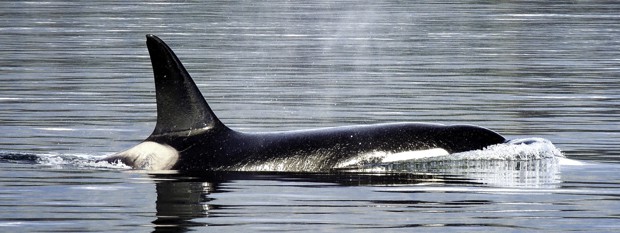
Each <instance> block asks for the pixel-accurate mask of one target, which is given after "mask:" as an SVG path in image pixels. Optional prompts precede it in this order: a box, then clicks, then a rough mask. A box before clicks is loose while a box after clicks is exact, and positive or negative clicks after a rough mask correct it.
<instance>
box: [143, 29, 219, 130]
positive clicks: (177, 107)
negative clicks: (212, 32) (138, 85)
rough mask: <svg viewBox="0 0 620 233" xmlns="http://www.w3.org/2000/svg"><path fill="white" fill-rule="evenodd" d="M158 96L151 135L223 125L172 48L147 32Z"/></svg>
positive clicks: (147, 43) (147, 42)
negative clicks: (155, 119)
mask: <svg viewBox="0 0 620 233" xmlns="http://www.w3.org/2000/svg"><path fill="white" fill-rule="evenodd" d="M146 45H147V47H148V49H149V55H150V57H151V63H152V65H153V74H154V76H155V92H156V97H157V125H156V126H155V130H154V131H153V134H152V135H163V134H170V133H180V132H184V133H185V132H187V131H189V133H191V131H194V130H198V131H202V130H201V129H204V130H208V129H214V128H218V127H219V128H225V126H224V124H222V122H220V120H219V119H217V117H216V116H215V114H214V113H213V111H212V110H211V108H210V107H209V105H208V104H207V101H205V99H204V97H203V96H202V94H201V93H200V90H199V89H198V87H197V86H196V84H195V83H194V81H193V80H192V77H190V75H189V73H187V70H185V67H183V64H181V61H180V60H179V58H177V56H176V55H175V54H174V52H173V51H172V49H170V47H168V45H166V43H165V42H164V41H162V40H161V39H159V38H158V37H157V36H155V35H150V34H149V35H146Z"/></svg>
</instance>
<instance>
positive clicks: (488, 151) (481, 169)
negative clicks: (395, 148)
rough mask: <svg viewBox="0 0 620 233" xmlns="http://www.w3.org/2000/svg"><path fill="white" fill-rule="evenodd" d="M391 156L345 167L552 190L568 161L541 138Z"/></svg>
mask: <svg viewBox="0 0 620 233" xmlns="http://www.w3.org/2000/svg"><path fill="white" fill-rule="evenodd" d="M390 156H391V155H389V154H388V153H384V154H383V155H381V154H380V153H374V154H372V155H371V156H369V155H366V157H362V158H360V160H359V161H357V162H358V163H357V164H356V165H350V164H349V165H348V166H346V167H344V168H345V169H347V170H349V171H358V172H373V173H395V172H396V173H400V172H407V173H433V174H444V175H449V176H455V177H462V178H464V179H467V180H471V181H473V182H474V183H480V184H484V185H490V186H496V187H524V188H540V187H546V188H552V187H557V186H558V185H559V184H560V183H561V177H560V165H561V164H560V162H561V161H566V160H568V159H566V158H565V157H564V155H563V154H562V152H561V151H560V150H559V149H558V148H556V147H555V146H554V145H553V144H552V143H551V142H549V141H548V140H546V139H541V138H527V139H519V140H513V141H510V142H509V143H505V144H499V145H493V146H489V147H487V148H485V149H482V150H475V151H467V152H462V153H455V154H449V155H444V154H435V155H433V156H429V155H426V156H418V157H410V158H407V159H405V160H401V161H394V162H387V163H386V162H384V160H383V159H385V158H389V157H390ZM377 161H379V162H377Z"/></svg>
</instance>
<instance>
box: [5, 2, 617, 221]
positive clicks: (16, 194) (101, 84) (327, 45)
mask: <svg viewBox="0 0 620 233" xmlns="http://www.w3.org/2000/svg"><path fill="white" fill-rule="evenodd" d="M619 8H620V5H617V4H614V3H612V2H599V1H577V2H572V1H566V2H548V1H518V2H484V1H470V2H460V3H453V2H450V1H446V2H443V1H421V2H411V3H409V2H392V1H312V2H303V1H260V2H255V1H234V2H230V1H210V2H200V1H183V2H173V1H171V2H168V1H156V2H143V1H61V0H58V1H2V2H0V15H2V17H1V19H2V20H0V54H1V56H0V83H1V85H0V132H2V135H1V136H0V231H2V232H24V231H27V232H69V231H77V232H127V231H131V232H165V231H174V232H182V231H199V232H203V231H215V232H240V231H243V232H260V231H263V232H274V231H281V232H291V231H296V232H298V231H301V232H304V231H305V232H377V231H389V232H392V231H394V232H396V231H397V232H402V231H414V230H416V231H424V232H429V231H437V232H446V231H452V230H456V231H463V232H468V231H471V232H474V231H475V232H478V231H512V232H521V231H525V232H531V231H552V232H553V231H555V232H566V231H585V232H615V231H617V229H619V228H620V221H619V218H620V202H619V200H620V198H619V197H620V175H619V174H618V171H620V165H619V163H620V153H619V151H620V146H619V143H618V142H619V141H620V126H619V124H618V119H620V111H619V110H618V109H620V94H619V93H620V92H619V90H620V81H619V80H620V40H619V39H618V38H620V15H618V14H617V12H619V10H620V9H619ZM145 34H155V35H158V36H160V37H161V38H162V39H164V40H165V41H166V42H167V43H168V44H169V45H170V46H171V47H172V49H173V50H175V52H176V53H177V55H178V57H179V58H180V59H181V60H182V61H183V63H184V64H185V66H186V68H187V70H188V71H189V72H190V74H191V75H192V77H193V78H194V80H195V82H196V83H197V85H198V86H199V88H200V90H201V91H202V93H203V95H204V96H205V99H206V100H207V102H209V104H210V106H211V108H212V109H213V110H214V112H215V113H216V114H217V115H218V117H219V118H220V119H221V120H222V121H223V122H224V123H225V124H227V125H228V126H229V127H231V128H233V129H235V130H240V131H246V132H264V131H281V130H298V129H310V128H319V127H331V126H343V125H357V124H372V123H388V122H403V121H405V122H433V123H442V124H474V125H479V126H483V127H486V128H490V129H493V130H494V131H497V132H500V133H501V134H502V135H505V136H506V137H507V138H510V139H528V138H540V140H539V141H538V142H537V143H534V144H529V145H502V146H495V147H491V148H487V149H485V150H482V151H473V152H465V153H460V154H456V155H449V156H430V157H429V156H425V155H424V154H421V155H419V156H418V158H417V159H413V160H406V161H392V162H389V163H382V164H373V165H372V166H364V167H356V168H355V169H342V170H338V171H333V172H316V173H312V172H306V173H291V172H274V171H260V172H203V173H185V174H178V173H173V172H160V173H153V172H147V171H140V170H131V169H129V168H128V167H126V166H123V165H119V164H107V163H101V162H96V160H97V159H99V158H103V157H105V156H106V155H110V154H112V153H115V152H118V151H122V150H125V149H127V148H130V147H132V146H134V145H136V144H138V143H139V142H141V141H142V140H143V139H144V138H146V137H147V136H148V135H149V134H150V133H151V132H152V130H153V128H154V126H155V117H156V106H155V93H154V84H153V80H152V71H151V67H150V61H149V57H148V52H147V49H146V46H145V43H144V42H145V37H144V35H145Z"/></svg>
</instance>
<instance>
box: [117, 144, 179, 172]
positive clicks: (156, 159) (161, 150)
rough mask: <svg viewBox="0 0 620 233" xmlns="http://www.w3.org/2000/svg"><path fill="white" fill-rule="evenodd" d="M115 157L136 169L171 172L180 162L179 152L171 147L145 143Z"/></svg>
mask: <svg viewBox="0 0 620 233" xmlns="http://www.w3.org/2000/svg"><path fill="white" fill-rule="evenodd" d="M114 157H117V158H119V159H121V161H123V162H124V163H126V164H127V165H129V166H131V167H132V168H134V169H144V170H169V169H171V168H172V166H174V164H175V163H176V162H177V160H179V152H178V151H177V150H176V149H174V148H172V147H171V146H169V145H164V144H159V143H156V142H148V141H147V142H143V143H140V144H138V145H136V146H134V147H132V148H131V149H129V150H126V151H123V152H120V153H118V154H116V155H114Z"/></svg>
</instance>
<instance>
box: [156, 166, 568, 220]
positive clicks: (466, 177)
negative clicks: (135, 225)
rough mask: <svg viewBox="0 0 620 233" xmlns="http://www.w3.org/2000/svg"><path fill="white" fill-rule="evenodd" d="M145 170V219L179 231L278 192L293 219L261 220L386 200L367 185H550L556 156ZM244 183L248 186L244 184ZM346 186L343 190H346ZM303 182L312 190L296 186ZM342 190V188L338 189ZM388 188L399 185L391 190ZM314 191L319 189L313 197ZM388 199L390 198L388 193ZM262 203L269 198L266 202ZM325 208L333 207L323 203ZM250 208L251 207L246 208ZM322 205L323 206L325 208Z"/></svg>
mask: <svg viewBox="0 0 620 233" xmlns="http://www.w3.org/2000/svg"><path fill="white" fill-rule="evenodd" d="M150 176H151V178H152V179H153V180H154V181H155V182H156V190H157V202H156V210H157V218H156V220H155V221H153V222H152V223H153V224H154V227H155V232H165V231H177V232H178V231H186V230H189V229H190V228H191V227H193V226H210V227H218V226H231V225H239V224H241V225H243V224H251V223H248V221H249V220H248V219H250V220H251V219H262V218H265V217H268V216H266V215H269V213H268V212H269V211H267V210H266V209H270V208H274V206H272V204H273V203H274V200H277V199H278V198H281V199H282V201H281V202H280V204H279V205H281V206H280V207H282V208H288V209H295V211H292V210H291V212H290V213H288V214H289V215H290V216H289V217H291V218H293V219H295V220H291V219H289V220H287V219H286V218H289V217H286V215H285V217H281V218H277V217H275V216H278V214H283V211H284V212H286V211H288V210H278V211H275V214H274V217H273V218H269V219H271V222H269V224H275V225H279V226H278V227H282V225H285V224H289V225H290V224H291V223H304V220H303V219H301V220H300V219H296V218H294V217H292V216H303V215H299V214H300V213H299V212H305V211H309V212H311V213H314V212H322V211H332V210H333V211H336V210H338V211H340V210H343V208H344V209H346V207H347V206H349V205H350V204H351V203H356V204H355V205H356V207H357V208H359V207H360V206H364V205H369V206H371V205H377V204H378V203H384V202H385V200H382V199H383V198H388V197H387V196H385V195H387V194H385V193H386V192H383V191H382V190H380V189H373V187H377V188H385V187H397V188H402V187H416V188H417V187H435V188H442V189H443V190H444V191H445V192H450V190H452V189H453V190H459V191H458V192H465V193H467V192H477V191H480V190H481V189H484V190H485V192H493V190H494V189H495V188H497V189H498V190H499V189H502V188H506V187H511V188H523V189H526V190H528V189H530V190H536V189H545V190H548V189H555V188H558V187H559V184H560V182H561V178H560V164H559V162H558V159H540V160H528V161H499V160H479V161H466V160H465V161H460V160H457V161H432V162H417V163H414V162H412V163H399V164H391V165H385V166H377V167H374V168H368V169H366V170H364V169H358V170H339V171H332V172H328V173H285V172H203V173H184V174H151V175H150ZM248 186H250V187H252V188H251V189H249V188H248ZM343 187H345V189H343ZM346 187H349V188H350V189H351V190H350V191H346V190H347V188H346ZM359 187H364V189H362V191H363V192H368V191H370V192H369V193H366V194H363V195H362V194H356V193H355V192H352V193H351V191H353V190H358V189H356V188H359ZM369 187H370V189H369ZM310 188H311V189H313V190H314V191H313V192H305V191H304V189H310ZM317 189H319V190H318V191H317ZM250 190H251V192H252V193H250ZM261 190H262V191H261ZM274 190H276V191H274ZM419 190H420V191H418V192H421V193H424V192H436V190H433V189H430V190H429V191H424V189H419ZM463 190H465V191H463ZM263 191H264V192H263ZM343 191H344V192H345V193H340V192H343ZM444 191H442V192H444ZM334 192H336V193H334ZM346 192H350V193H346ZM389 192H391V193H394V192H396V193H398V192H399V191H398V189H395V190H390V191H389ZM408 192H411V189H410V188H409V189H403V192H402V193H401V194H404V193H408ZM304 193H306V194H304ZM320 193H323V194H324V195H323V196H321V195H319V196H316V195H318V194H320ZM360 195H361V196H360ZM390 195H393V194H390ZM382 197H383V198H382ZM400 198H402V197H400ZM407 198H409V197H405V199H401V200H400V201H404V202H407V203H410V202H412V201H414V202H416V203H417V202H420V201H421V200H406V199H407ZM389 199H390V200H393V199H394V196H391V197H389ZM427 199H428V198H427ZM300 200H303V202H300ZM426 201H427V202H429V203H423V204H424V205H433V206H436V207H438V208H441V207H450V208H452V207H453V206H454V203H452V202H441V201H437V202H432V201H430V200H426ZM267 202H269V203H271V204H269V206H267V204H266V203H267ZM487 202H488V203H492V201H484V200H479V201H478V202H476V203H477V205H478V204H479V205H483V204H484V203H487ZM300 203H303V204H300ZM312 203H315V204H312ZM418 204H419V203H418ZM331 207H334V208H336V207H337V208H336V209H330V208H331ZM254 208H256V210H255V211H250V210H253V209H254ZM326 208H327V209H328V210H325V209H326ZM300 209H301V210H300ZM310 209H312V210H310ZM262 211H265V213H262ZM313 211H314V212H313ZM250 213H251V214H250ZM307 214H309V213H307ZM314 214H316V213H314ZM331 214H334V213H331ZM237 215H243V216H237ZM248 215H251V216H248ZM259 216H260V217H259ZM240 219H243V221H240ZM276 219H277V220H276ZM256 221H258V220H256ZM261 221H267V220H261ZM296 221H297V222H296ZM250 222H251V221H250ZM260 224H266V223H265V222H261V223H260ZM304 224H307V222H306V223H304ZM408 227H410V226H408Z"/></svg>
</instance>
